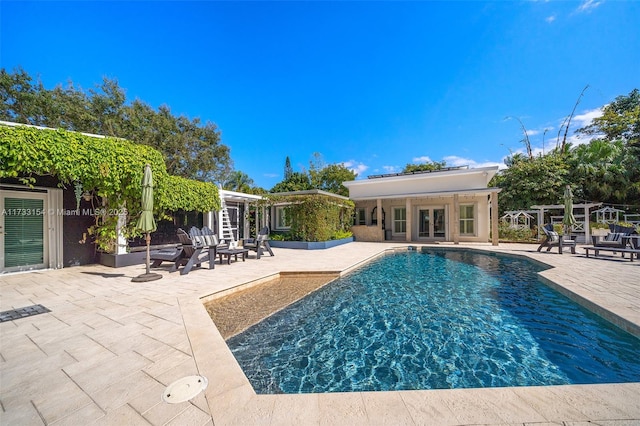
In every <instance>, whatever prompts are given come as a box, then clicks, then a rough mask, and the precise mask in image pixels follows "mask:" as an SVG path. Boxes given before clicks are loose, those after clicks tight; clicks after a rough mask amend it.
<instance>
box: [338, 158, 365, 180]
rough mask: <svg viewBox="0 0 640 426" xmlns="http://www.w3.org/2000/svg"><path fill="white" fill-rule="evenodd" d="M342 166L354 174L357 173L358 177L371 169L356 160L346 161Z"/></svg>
mask: <svg viewBox="0 0 640 426" xmlns="http://www.w3.org/2000/svg"><path fill="white" fill-rule="evenodd" d="M342 165H343V166H345V167H346V168H347V169H349V170H351V171H352V172H354V173H357V174H358V176H360V175H361V174H362V173H364V172H365V171H366V170H367V169H368V168H369V166H367V165H366V164H363V163H360V162H357V161H355V160H349V161H344V162H343V163H342Z"/></svg>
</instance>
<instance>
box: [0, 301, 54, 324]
mask: <svg viewBox="0 0 640 426" xmlns="http://www.w3.org/2000/svg"><path fill="white" fill-rule="evenodd" d="M47 312H51V311H50V310H49V309H47V308H45V307H44V306H42V305H31V306H25V307H24V308H18V309H12V310H10V311H2V312H0V322H5V321H13V320H17V319H20V318H25V317H30V316H32V315H38V314H46V313H47Z"/></svg>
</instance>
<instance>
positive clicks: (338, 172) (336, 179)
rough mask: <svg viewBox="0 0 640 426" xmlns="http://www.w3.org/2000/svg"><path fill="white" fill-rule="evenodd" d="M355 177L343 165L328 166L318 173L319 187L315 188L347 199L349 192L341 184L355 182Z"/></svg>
mask: <svg viewBox="0 0 640 426" xmlns="http://www.w3.org/2000/svg"><path fill="white" fill-rule="evenodd" d="M356 177H358V174H357V173H355V172H354V171H352V170H349V169H348V168H346V167H345V166H344V165H343V164H329V165H328V166H325V167H323V168H322V169H320V170H319V171H318V181H319V185H318V186H317V187H316V188H317V189H321V190H323V191H328V192H332V193H334V194H338V195H343V196H345V197H348V196H349V190H348V189H347V187H346V186H344V185H343V184H342V182H346V181H350V180H355V178H356Z"/></svg>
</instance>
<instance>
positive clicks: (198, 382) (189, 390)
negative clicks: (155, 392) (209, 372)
mask: <svg viewBox="0 0 640 426" xmlns="http://www.w3.org/2000/svg"><path fill="white" fill-rule="evenodd" d="M208 383H209V382H208V380H207V378H206V377H204V376H188V377H183V378H182V379H179V380H176V381H175V382H173V383H171V384H170V385H169V386H167V388H166V389H165V391H164V393H163V394H162V399H163V400H164V401H165V402H168V403H169V404H177V403H179V402H185V401H188V400H190V399H191V398H193V397H195V396H196V395H198V394H199V393H200V392H202V391H203V390H205V389H206V388H207V384H208Z"/></svg>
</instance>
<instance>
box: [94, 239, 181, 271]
mask: <svg viewBox="0 0 640 426" xmlns="http://www.w3.org/2000/svg"><path fill="white" fill-rule="evenodd" d="M176 246H179V244H164V245H155V246H151V251H150V253H151V254H153V253H155V252H158V251H160V249H168V248H175V247H176ZM146 261H147V248H146V247H144V246H141V247H133V248H132V249H131V252H130V253H125V254H111V253H100V252H99V253H98V263H99V264H101V265H104V266H110V267H112V268H122V267H123V266H131V265H144V264H145V263H146Z"/></svg>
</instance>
